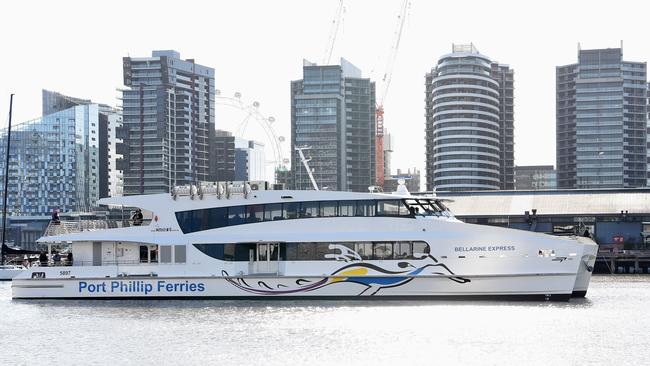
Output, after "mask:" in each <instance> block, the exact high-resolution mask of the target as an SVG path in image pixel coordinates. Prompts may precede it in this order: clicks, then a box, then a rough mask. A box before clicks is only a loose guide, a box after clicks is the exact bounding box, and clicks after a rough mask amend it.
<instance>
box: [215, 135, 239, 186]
mask: <svg viewBox="0 0 650 366" xmlns="http://www.w3.org/2000/svg"><path fill="white" fill-rule="evenodd" d="M212 156H213V158H214V159H213V160H212V165H213V169H214V171H215V180H217V181H220V182H225V181H233V180H235V136H233V135H232V133H230V132H228V131H222V130H217V131H216V132H215V137H214V144H213V153H212Z"/></svg>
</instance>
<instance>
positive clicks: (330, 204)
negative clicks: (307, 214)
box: [320, 201, 338, 217]
mask: <svg viewBox="0 0 650 366" xmlns="http://www.w3.org/2000/svg"><path fill="white" fill-rule="evenodd" d="M337 208H338V202H337V201H324V202H321V203H320V216H321V217H334V216H336V214H337V212H336V211H337Z"/></svg>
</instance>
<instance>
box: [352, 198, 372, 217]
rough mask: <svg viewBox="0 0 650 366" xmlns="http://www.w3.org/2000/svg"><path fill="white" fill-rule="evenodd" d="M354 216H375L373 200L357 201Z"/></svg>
mask: <svg viewBox="0 0 650 366" xmlns="http://www.w3.org/2000/svg"><path fill="white" fill-rule="evenodd" d="M356 216H375V201H358V202H357V213H356Z"/></svg>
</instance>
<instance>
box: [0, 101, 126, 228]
mask: <svg viewBox="0 0 650 366" xmlns="http://www.w3.org/2000/svg"><path fill="white" fill-rule="evenodd" d="M43 110H44V111H45V112H49V114H47V115H44V116H43V117H41V118H37V119H34V120H31V121H28V122H24V123H20V124H17V125H14V126H12V131H11V157H10V161H9V172H10V175H9V185H8V190H9V192H8V196H7V201H8V202H7V211H8V213H9V214H10V215H13V216H39V215H50V214H51V213H52V211H53V210H59V211H62V212H67V211H89V210H92V209H93V208H94V207H95V206H96V202H97V200H98V199H99V198H101V197H105V196H108V182H109V172H108V168H107V167H108V166H109V149H108V145H109V144H108V137H107V126H108V121H109V120H113V121H119V119H120V118H121V117H120V115H119V111H117V110H115V109H113V108H111V107H108V106H105V105H100V104H96V103H92V102H90V101H89V100H85V99H79V98H72V97H67V96H64V95H62V94H59V93H55V92H50V91H47V90H44V91H43ZM6 146H7V130H6V129H4V130H2V131H0V154H2V156H5V155H4V154H6ZM4 165H5V162H4V159H2V161H0V178H1V179H0V191H2V190H3V189H4V171H5V166H4Z"/></svg>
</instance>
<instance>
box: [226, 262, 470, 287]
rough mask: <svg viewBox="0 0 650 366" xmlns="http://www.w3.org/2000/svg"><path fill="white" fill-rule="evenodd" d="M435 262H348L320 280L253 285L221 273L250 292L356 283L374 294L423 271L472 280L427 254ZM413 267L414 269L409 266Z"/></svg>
mask: <svg viewBox="0 0 650 366" xmlns="http://www.w3.org/2000/svg"><path fill="white" fill-rule="evenodd" d="M424 260H429V261H430V262H432V263H426V264H424V265H422V266H420V267H416V266H414V265H412V264H411V263H409V262H399V263H397V266H398V267H399V268H400V269H404V270H396V271H393V270H389V269H386V268H382V267H379V266H377V265H375V264H371V263H352V264H348V265H345V266H343V267H341V268H339V269H337V270H336V271H334V272H333V273H332V274H331V275H330V276H328V277H322V278H319V279H316V280H312V279H307V278H298V279H297V280H295V281H291V282H289V283H287V281H286V280H285V281H283V279H282V278H281V277H279V278H277V279H273V280H269V279H267V280H259V281H257V283H254V284H250V283H248V282H247V281H246V279H245V278H244V277H232V276H230V275H229V274H228V272H227V271H225V270H224V271H221V274H222V275H223V276H224V277H225V278H226V281H228V282H229V283H230V284H232V285H233V286H235V287H237V288H239V289H240V290H243V291H246V292H248V293H253V294H257V295H290V294H297V293H301V292H311V291H315V290H318V289H321V288H323V287H325V286H330V285H335V284H338V283H345V282H348V283H356V284H359V285H362V286H365V288H363V289H362V291H361V292H359V293H358V294H357V296H362V295H369V296H373V295H375V294H377V292H379V291H380V290H382V289H385V288H394V287H399V286H402V285H404V284H406V283H409V282H411V281H412V280H413V279H415V278H417V276H418V275H420V274H422V273H423V272H424V271H425V270H430V271H427V272H426V274H427V275H441V276H448V277H447V278H448V279H449V280H451V281H454V282H456V283H459V284H464V283H468V282H471V281H470V279H468V278H463V277H459V276H449V275H454V272H452V271H451V270H450V269H449V268H448V267H447V266H446V265H445V264H443V263H438V260H437V259H435V258H434V257H433V256H431V255H427V256H426V257H424ZM409 267H411V269H407V268H409Z"/></svg>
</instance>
